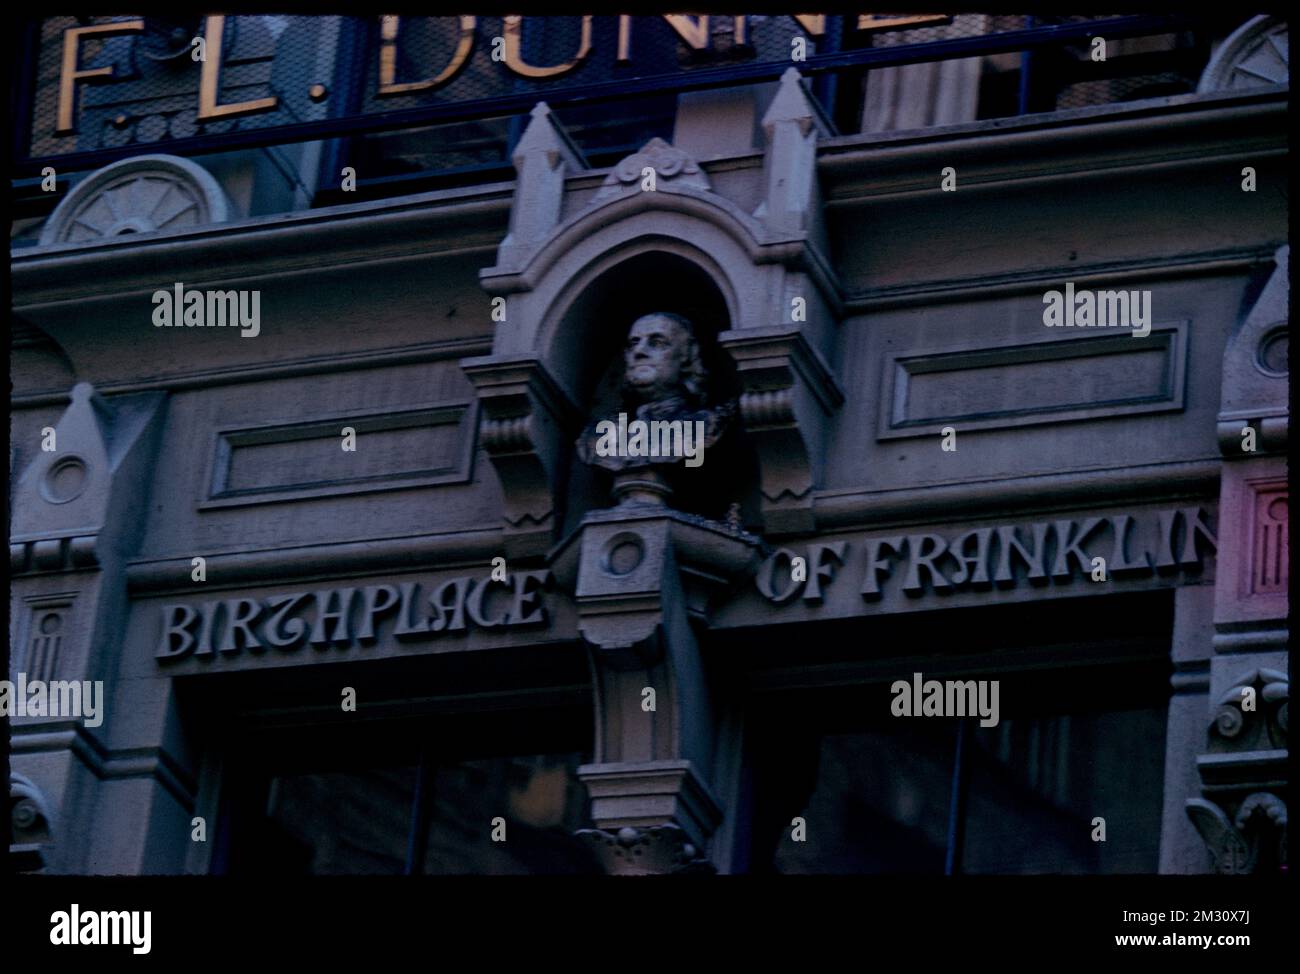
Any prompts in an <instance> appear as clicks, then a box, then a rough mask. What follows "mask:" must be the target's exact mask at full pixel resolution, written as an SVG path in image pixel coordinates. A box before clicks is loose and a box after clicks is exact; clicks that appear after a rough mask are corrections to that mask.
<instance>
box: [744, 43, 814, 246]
mask: <svg viewBox="0 0 1300 974" xmlns="http://www.w3.org/2000/svg"><path fill="white" fill-rule="evenodd" d="M833 132H834V127H833V126H832V125H831V123H830V121H829V120H828V119H827V118H826V116H825V114H824V113H823V112H822V110H821V108H820V107H819V106H818V105H817V102H816V100H815V99H813V98H810V97H809V95H808V93H807V92H806V91H805V90H804V86H803V82H802V78H801V77H800V75H799V72H798V71H796V70H795V69H794V68H787V69H786V72H785V74H783V75H782V76H781V86H780V88H778V89H777V93H776V97H775V98H773V99H772V104H771V105H770V106H768V109H767V113H766V114H765V115H764V116H763V134H764V135H765V136H766V138H767V149H766V153H765V156H764V160H763V183H764V187H765V192H764V195H763V201H762V202H761V203H759V205H758V208H757V209H755V210H754V216H756V217H758V218H759V219H760V220H762V221H763V222H764V223H765V224H766V225H767V226H768V227H769V228H770V229H773V230H782V231H787V232H801V231H805V230H808V229H809V228H810V226H811V225H812V223H813V221H814V220H815V218H816V213H815V211H816V209H817V206H816V203H817V201H816V191H817V140H818V139H819V138H824V137H826V136H829V135H831V134H833Z"/></svg>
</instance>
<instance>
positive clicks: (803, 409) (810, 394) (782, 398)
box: [718, 326, 844, 534]
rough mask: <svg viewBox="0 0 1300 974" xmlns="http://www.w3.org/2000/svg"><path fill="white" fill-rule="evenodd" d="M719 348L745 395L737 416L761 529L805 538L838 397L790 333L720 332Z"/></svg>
mask: <svg viewBox="0 0 1300 974" xmlns="http://www.w3.org/2000/svg"><path fill="white" fill-rule="evenodd" d="M718 341H719V344H721V345H722V347H723V348H725V349H727V351H728V352H729V353H730V354H731V357H732V359H733V360H734V361H735V363H736V369H737V372H738V373H739V376H740V381H741V384H742V388H743V390H744V391H743V392H742V394H741V397H740V414H741V419H742V421H743V423H744V426H745V432H746V434H747V435H748V436H749V438H750V440H751V442H752V443H753V444H754V448H755V450H756V451H757V452H758V457H759V470H760V490H761V495H762V510H763V526H764V529H765V531H766V532H767V533H769V534H787V533H801V532H807V531H811V530H813V528H814V523H813V512H812V500H813V498H812V494H813V487H814V486H816V484H817V482H818V480H819V479H820V476H821V470H822V465H823V460H824V452H825V450H824V442H825V440H824V433H825V429H826V424H827V421H828V420H829V418H830V417H831V416H832V415H833V414H834V412H835V410H836V409H838V408H839V406H840V404H841V403H843V402H844V393H843V392H842V391H841V390H840V388H839V386H838V384H837V383H836V382H835V377H834V376H833V375H832V374H831V371H830V368H829V367H828V366H827V365H826V363H825V362H824V361H823V360H822V358H821V356H820V355H818V354H817V353H816V352H815V351H814V350H813V349H812V347H811V346H810V345H809V344H808V341H807V339H806V338H805V337H804V336H803V334H802V333H800V332H799V331H796V330H794V328H793V326H777V327H770V328H746V329H739V330H734V331H727V332H723V333H722V335H720V336H719V338H718Z"/></svg>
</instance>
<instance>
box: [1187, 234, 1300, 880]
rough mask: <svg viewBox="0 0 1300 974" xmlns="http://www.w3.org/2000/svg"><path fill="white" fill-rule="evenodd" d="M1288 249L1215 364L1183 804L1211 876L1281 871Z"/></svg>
mask: <svg viewBox="0 0 1300 974" xmlns="http://www.w3.org/2000/svg"><path fill="white" fill-rule="evenodd" d="M1289 253H1290V248H1289V247H1282V248H1280V249H1279V250H1278V252H1277V255H1276V263H1277V266H1276V268H1275V269H1274V271H1273V274H1272V276H1271V277H1270V278H1269V281H1268V283H1267V284H1266V285H1265V287H1264V290H1263V291H1262V292H1261V293H1260V296H1259V299H1258V300H1257V301H1256V302H1255V305H1254V307H1253V308H1251V311H1250V313H1249V314H1248V315H1247V316H1246V318H1245V320H1244V321H1243V322H1242V323H1241V325H1240V327H1238V328H1237V330H1236V331H1235V332H1234V333H1233V334H1232V336H1231V337H1230V338H1229V340H1228V346H1227V348H1226V349H1225V350H1224V355H1223V383H1222V399H1221V402H1220V407H1219V415H1218V434H1219V445H1220V448H1221V450H1222V451H1223V455H1224V462H1223V474H1222V480H1221V483H1220V488H1219V527H1218V538H1219V545H1218V553H1217V556H1216V566H1215V591H1214V637H1213V645H1214V655H1213V657H1212V658H1211V660H1210V686H1211V697H1210V700H1211V706H1212V707H1213V708H1214V710H1213V712H1212V714H1211V715H1210V717H1211V720H1212V722H1213V723H1212V728H1211V731H1210V735H1209V744H1208V747H1207V748H1206V750H1205V752H1203V753H1202V754H1201V755H1200V756H1199V757H1197V759H1196V768H1197V772H1198V774H1199V777H1200V781H1201V790H1202V793H1203V797H1202V798H1193V799H1190V800H1188V801H1187V802H1186V810H1187V814H1188V816H1189V817H1190V818H1191V820H1192V823H1193V824H1194V825H1195V826H1196V829H1197V831H1198V832H1199V833H1200V835H1201V837H1202V839H1204V840H1205V842H1206V845H1207V846H1208V848H1209V850H1210V853H1211V856H1212V857H1213V859H1214V862H1215V869H1217V870H1218V871H1219V872H1232V873H1237V872H1256V871H1272V870H1274V869H1278V868H1282V867H1284V866H1285V863H1286V805H1285V802H1284V799H1283V797H1282V796H1283V795H1285V788H1286V785H1287V762H1286V758H1287V741H1286V713H1287V696H1288V681H1287V675H1286V673H1285V672H1284V670H1285V668H1286V665H1287V655H1286V646H1287V641H1288V629H1287V614H1288V600H1287V580H1288V570H1289V564H1290V561H1289V552H1288V548H1289V528H1288V513H1287V507H1288V489H1289V488H1288V482H1287V470H1286V457H1285V455H1284V453H1283V452H1282V451H1285V448H1286V442H1287V429H1288V425H1289V415H1290V413H1289V407H1288V399H1287V373H1288V371H1289V365H1288V363H1287V356H1286V345H1287V342H1288V319H1289V313H1288V309H1287V303H1288V297H1289V281H1288V276H1287V269H1288V259H1289Z"/></svg>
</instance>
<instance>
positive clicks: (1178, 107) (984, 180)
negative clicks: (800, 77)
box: [818, 85, 1290, 210]
mask: <svg viewBox="0 0 1300 974" xmlns="http://www.w3.org/2000/svg"><path fill="white" fill-rule="evenodd" d="M1289 94H1290V92H1289V89H1288V88H1287V87H1286V86H1273V85H1270V86H1266V87H1260V88H1254V89H1250V90H1248V91H1245V92H1228V93H1223V92H1220V93H1216V94H1213V95H1175V96H1171V97H1168V98H1156V99H1149V100H1144V101H1140V102H1132V103H1124V104H1119V105H1104V106H1095V107H1091V108H1082V109H1073V110H1069V111H1060V112H1049V113H1043V114H1038V115H1026V116H1020V117H1016V118H1006V119H988V120H985V121H980V122H968V123H964V124H961V125H947V126H937V127H934V128H926V129H917V130H913V131H908V132H891V133H885V134H873V135H853V136H845V137H843V138H838V139H828V140H826V141H825V142H823V143H822V144H821V145H820V147H819V152H818V172H819V174H820V176H821V181H822V190H823V193H824V194H825V199H826V206H827V208H828V209H832V210H833V209H834V208H836V207H842V206H851V205H857V204H865V203H868V202H881V201H882V200H886V199H888V200H897V199H899V198H905V197H913V196H915V197H920V196H928V195H931V194H934V195H937V194H939V193H940V192H941V188H940V185H939V172H940V169H941V168H942V167H944V166H955V167H957V169H958V172H959V174H960V175H959V178H960V180H961V182H960V185H961V187H962V190H963V191H964V192H970V191H971V190H979V189H986V190H1005V189H1014V190H1016V191H1021V190H1023V189H1024V188H1025V186H1026V185H1027V184H1028V183H1029V182H1030V181H1032V180H1039V181H1049V182H1058V181H1066V180H1069V179H1073V178H1076V177H1077V176H1079V175H1081V174H1088V173H1096V172H1097V171H1099V170H1106V171H1110V172H1116V171H1133V170H1139V169H1152V168H1157V167H1162V166H1163V167H1174V166H1206V165H1211V164H1213V163H1215V162H1221V161H1223V160H1226V159H1237V158H1247V157H1249V158H1253V159H1259V158H1261V157H1264V156H1270V155H1276V156H1282V155H1285V154H1286V152H1287V104H1288V99H1289Z"/></svg>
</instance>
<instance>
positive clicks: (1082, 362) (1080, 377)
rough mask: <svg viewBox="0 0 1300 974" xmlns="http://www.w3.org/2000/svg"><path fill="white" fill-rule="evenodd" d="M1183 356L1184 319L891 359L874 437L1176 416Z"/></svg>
mask: <svg viewBox="0 0 1300 974" xmlns="http://www.w3.org/2000/svg"><path fill="white" fill-rule="evenodd" d="M1186 357H1187V356H1186V323H1185V322H1178V323H1176V324H1166V325H1162V326H1157V327H1155V328H1153V329H1152V330H1151V334H1150V335H1147V336H1146V337H1142V338H1138V337H1134V336H1133V335H1132V334H1131V333H1130V332H1128V331H1125V332H1123V333H1122V334H1113V333H1112V334H1105V335H1098V336H1096V337H1093V336H1088V337H1084V338H1068V339H1064V340H1050V341H1042V342H1033V343H1027V344H1025V343H1022V344H1015V345H1003V346H994V347H989V346H988V345H987V344H985V345H981V346H974V345H966V346H962V347H959V348H952V349H947V350H944V351H939V352H928V353H925V354H922V355H891V356H889V357H888V358H887V359H886V362H885V380H886V381H885V386H884V388H885V394H886V395H887V396H888V397H889V399H888V406H889V408H887V409H883V410H881V428H880V432H879V438H880V439H882V440H883V439H897V438H900V437H909V436H929V435H931V434H936V433H938V432H940V430H942V428H943V427H944V426H949V425H951V426H955V427H957V428H958V429H959V430H972V429H996V428H1010V427H1017V426H1029V425H1036V424H1040V423H1060V422H1066V421H1069V420H1088V419H1101V418H1105V417H1109V416H1127V415H1134V414H1138V413H1152V412H1165V411H1170V410H1178V409H1181V408H1182V407H1183V384H1184V383H1183V379H1184V367H1185V361H1186Z"/></svg>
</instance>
